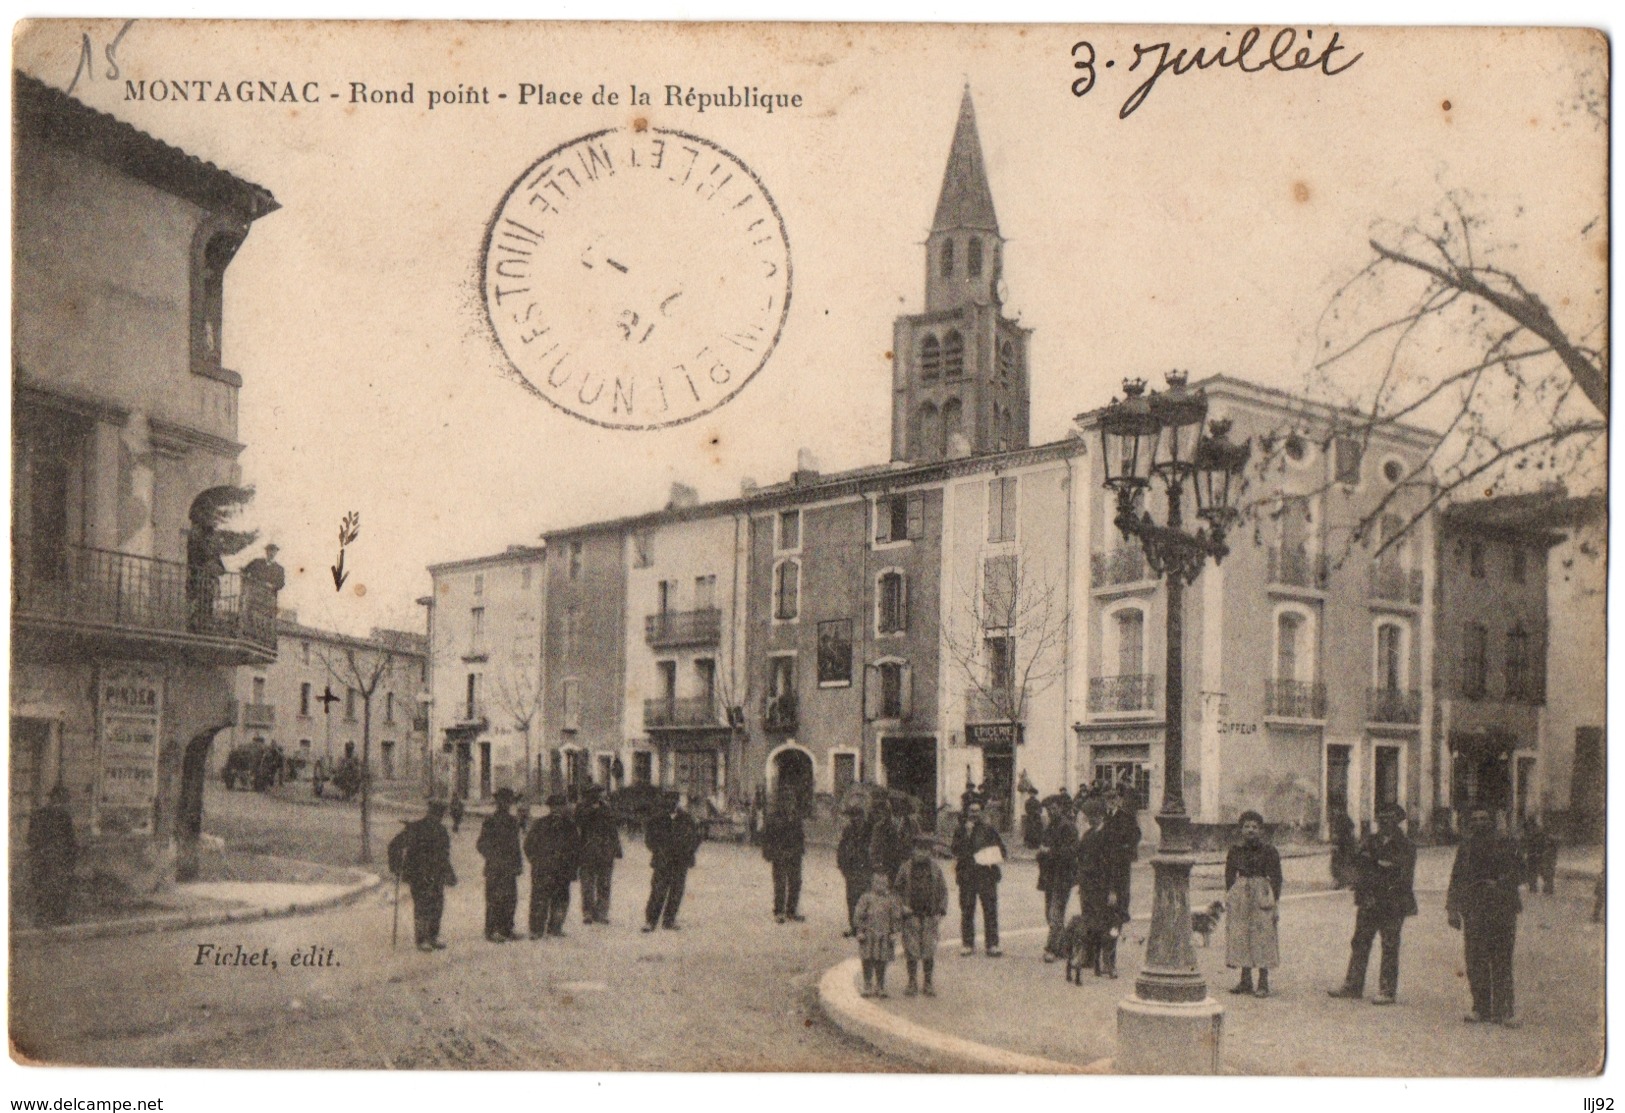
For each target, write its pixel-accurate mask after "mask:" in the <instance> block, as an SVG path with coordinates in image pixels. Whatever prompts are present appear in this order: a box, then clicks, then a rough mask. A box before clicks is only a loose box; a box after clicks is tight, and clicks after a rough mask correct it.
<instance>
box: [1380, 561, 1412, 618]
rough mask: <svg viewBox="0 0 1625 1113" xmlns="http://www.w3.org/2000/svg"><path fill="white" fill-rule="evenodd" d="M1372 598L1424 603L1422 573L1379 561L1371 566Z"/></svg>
mask: <svg viewBox="0 0 1625 1113" xmlns="http://www.w3.org/2000/svg"><path fill="white" fill-rule="evenodd" d="M1371 598H1373V599H1381V600H1383V601H1385V602H1389V603H1406V604H1409V605H1410V606H1413V607H1417V606H1421V604H1422V573H1421V570H1420V569H1417V570H1407V569H1404V568H1401V567H1400V566H1399V565H1397V564H1389V563H1387V562H1386V561H1378V562H1377V563H1376V564H1373V565H1372V566H1371Z"/></svg>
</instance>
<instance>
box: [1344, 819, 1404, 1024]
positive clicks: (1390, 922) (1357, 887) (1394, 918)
mask: <svg viewBox="0 0 1625 1113" xmlns="http://www.w3.org/2000/svg"><path fill="white" fill-rule="evenodd" d="M1404 822H1405V809H1404V808H1402V807H1400V806H1399V805H1398V804H1389V805H1387V806H1386V807H1384V808H1383V809H1382V811H1381V812H1380V813H1379V814H1378V816H1377V830H1376V833H1375V834H1372V835H1367V836H1366V837H1365V839H1364V840H1363V841H1362V842H1361V843H1360V849H1359V850H1358V851H1357V852H1355V854H1354V857H1353V861H1352V863H1351V868H1352V870H1353V881H1354V907H1355V909H1356V912H1355V914H1354V940H1353V942H1352V943H1351V944H1350V945H1349V969H1348V974H1347V975H1346V976H1345V977H1344V979H1343V984H1342V986H1341V987H1339V988H1337V989H1332V990H1327V992H1328V993H1329V994H1331V996H1333V997H1346V998H1349V999H1351V1000H1359V999H1360V997H1362V996H1363V995H1364V994H1365V972H1366V967H1367V966H1368V965H1369V964H1370V962H1371V943H1372V941H1373V940H1374V939H1375V938H1376V937H1377V935H1378V934H1381V936H1382V966H1381V971H1380V973H1379V974H1378V976H1377V978H1378V980H1377V995H1376V996H1375V997H1373V998H1372V999H1371V1003H1372V1004H1373V1005H1392V1004H1393V1003H1394V995H1395V994H1396V993H1398V992H1399V932H1400V929H1401V928H1403V927H1404V926H1405V917H1407V916H1414V915H1416V896H1415V894H1414V893H1413V892H1412V885H1413V883H1414V881H1415V878H1416V847H1414V846H1412V845H1411V840H1410V839H1408V838H1406V837H1405V830H1404V828H1403V827H1402V826H1401V825H1402V824H1403V823H1404Z"/></svg>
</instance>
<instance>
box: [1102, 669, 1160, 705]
mask: <svg viewBox="0 0 1625 1113" xmlns="http://www.w3.org/2000/svg"><path fill="white" fill-rule="evenodd" d="M1156 682H1157V678H1156V677H1155V676H1154V675H1152V674H1151V673H1136V674H1131V675H1128V676H1091V677H1090V678H1089V710H1090V711H1091V712H1097V713H1098V712H1113V711H1155V710H1156V706H1157V701H1156V689H1157V683H1156Z"/></svg>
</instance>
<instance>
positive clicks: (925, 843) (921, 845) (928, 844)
mask: <svg viewBox="0 0 1625 1113" xmlns="http://www.w3.org/2000/svg"><path fill="white" fill-rule="evenodd" d="M936 848H937V840H936V839H934V838H932V837H931V836H930V835H915V836H914V849H915V850H935V849H936Z"/></svg>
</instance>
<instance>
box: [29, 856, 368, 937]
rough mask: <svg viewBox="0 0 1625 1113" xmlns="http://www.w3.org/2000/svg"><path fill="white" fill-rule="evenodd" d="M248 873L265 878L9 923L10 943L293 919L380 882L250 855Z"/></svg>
mask: <svg viewBox="0 0 1625 1113" xmlns="http://www.w3.org/2000/svg"><path fill="white" fill-rule="evenodd" d="M254 862H255V864H256V866H257V867H258V868H256V869H253V870H251V871H245V872H251V873H253V874H255V875H257V876H259V877H262V878H271V879H269V880H209V881H192V882H183V883H179V884H175V885H168V886H165V887H164V888H163V889H161V890H159V891H158V892H156V893H153V894H151V895H149V896H147V897H144V898H142V900H141V901H140V902H139V903H137V904H134V905H131V906H128V907H125V908H113V909H103V910H100V911H98V912H96V913H93V914H92V918H89V919H84V920H78V921H75V922H73V923H69V924H62V925H59V926H56V927H22V926H19V924H18V923H17V922H15V921H14V922H13V924H12V928H11V936H12V939H13V940H14V941H16V942H27V941H32V940H40V939H62V940H85V939H101V938H106V937H109V936H118V935H141V934H145V933H147V932H153V931H175V930H179V929H182V928H192V927H206V926H208V925H211V924H231V923H245V922H248V921H252V920H263V919H269V918H271V917H275V916H297V915H304V914H306V913H310V912H318V911H321V910H322V909H325V908H332V907H333V906H335V905H339V904H345V903H348V902H349V901H352V900H355V899H357V898H359V897H361V896H362V895H364V894H366V893H368V892H371V891H372V890H374V889H376V888H378V886H380V885H381V884H383V879H382V878H381V877H379V876H378V875H377V874H373V873H368V872H367V871H365V870H360V869H340V868H337V867H333V866H318V865H314V864H312V863H309V862H295V861H291V860H289V859H280V858H270V857H265V856H255V857H254Z"/></svg>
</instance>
